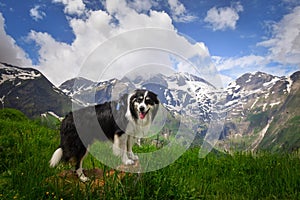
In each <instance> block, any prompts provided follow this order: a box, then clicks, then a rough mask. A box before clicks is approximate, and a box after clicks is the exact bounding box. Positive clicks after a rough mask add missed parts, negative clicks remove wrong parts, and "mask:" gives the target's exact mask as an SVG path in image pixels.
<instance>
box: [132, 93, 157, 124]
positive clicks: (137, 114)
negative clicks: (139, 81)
mask: <svg viewBox="0 0 300 200" xmlns="http://www.w3.org/2000/svg"><path fill="white" fill-rule="evenodd" d="M128 103H129V110H130V114H131V116H132V118H133V119H134V120H141V121H143V122H150V121H151V120H153V119H154V116H155V114H156V113H157V110H158V106H159V100H158V98H157V95H156V94H155V93H153V92H151V91H148V90H144V89H138V90H135V91H134V93H133V94H131V95H130V96H129V98H128Z"/></svg>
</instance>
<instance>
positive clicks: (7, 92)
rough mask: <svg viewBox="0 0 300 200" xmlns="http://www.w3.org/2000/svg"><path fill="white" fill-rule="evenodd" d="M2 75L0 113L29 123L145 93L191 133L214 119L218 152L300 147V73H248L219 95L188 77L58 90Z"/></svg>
mask: <svg viewBox="0 0 300 200" xmlns="http://www.w3.org/2000/svg"><path fill="white" fill-rule="evenodd" d="M0 72H1V76H0V107H1V108H3V107H12V108H16V109H19V110H21V111H23V112H24V113H25V114H26V115H27V116H29V117H31V118H34V117H37V116H40V115H41V114H43V113H45V112H48V111H50V112H53V113H55V114H57V115H59V116H64V114H65V113H66V112H68V111H69V110H71V107H72V103H73V104H76V105H81V106H87V105H93V104H98V103H103V102H105V101H108V100H112V99H117V98H118V97H119V96H120V95H122V94H123V93H128V92H130V91H132V90H133V89H134V88H146V89H149V90H152V91H154V92H155V93H157V94H158V97H159V99H160V101H161V103H162V104H163V105H164V106H165V107H166V108H167V110H169V112H170V113H172V114H173V116H175V117H176V115H183V114H187V115H190V116H193V117H194V118H195V119H197V121H198V123H199V124H197V125H196V126H195V127H194V131H197V132H198V133H199V134H202V136H203V135H204V134H205V131H206V129H207V127H208V124H209V122H210V121H211V120H212V119H218V118H220V119H224V128H223V131H222V134H221V135H220V138H219V142H218V147H219V148H222V149H224V148H225V149H226V150H228V151H230V150H257V149H270V150H274V151H280V150H284V151H292V150H295V149H298V148H299V147H300V127H299V124H300V109H299V105H300V90H299V87H300V72H295V73H294V74H292V75H291V76H290V77H278V76H273V75H270V74H266V73H263V72H256V73H252V74H251V73H247V74H244V75H242V76H241V77H239V78H238V79H237V80H236V81H234V82H232V83H231V84H229V85H228V87H227V88H225V89H223V90H220V89H216V88H215V87H214V86H213V85H211V84H210V83H209V82H207V81H206V80H204V79H202V78H200V77H196V76H194V75H191V74H188V73H175V74H172V75H169V76H166V75H162V74H158V75H155V76H150V77H147V78H144V77H141V76H137V77H135V78H131V79H129V78H127V77H125V78H123V79H122V80H118V79H111V80H107V81H102V82H93V81H91V80H87V79H85V78H81V77H79V78H74V79H71V80H68V81H66V82H64V83H63V84H62V85H60V86H59V87H58V88H56V87H55V86H53V85H52V84H51V82H49V81H48V80H47V78H46V77H45V76H43V75H42V74H41V73H40V72H39V71H37V70H34V69H25V68H19V67H16V66H11V65H9V64H5V63H2V64H0Z"/></svg>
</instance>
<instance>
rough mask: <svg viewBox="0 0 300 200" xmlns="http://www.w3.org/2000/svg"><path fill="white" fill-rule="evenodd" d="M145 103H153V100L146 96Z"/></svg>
mask: <svg viewBox="0 0 300 200" xmlns="http://www.w3.org/2000/svg"><path fill="white" fill-rule="evenodd" d="M145 104H147V105H154V102H153V101H152V100H151V99H150V98H146V100H145Z"/></svg>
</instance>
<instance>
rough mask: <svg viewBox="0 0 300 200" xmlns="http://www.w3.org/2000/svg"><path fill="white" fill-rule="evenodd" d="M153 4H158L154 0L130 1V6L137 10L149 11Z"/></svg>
mask: <svg viewBox="0 0 300 200" xmlns="http://www.w3.org/2000/svg"><path fill="white" fill-rule="evenodd" d="M153 5H157V3H156V2H153V1H152V0H143V1H140V0H133V1H129V2H128V6H129V7H130V8H133V9H134V10H136V11H137V12H144V11H149V10H150V9H151V8H152V7H153Z"/></svg>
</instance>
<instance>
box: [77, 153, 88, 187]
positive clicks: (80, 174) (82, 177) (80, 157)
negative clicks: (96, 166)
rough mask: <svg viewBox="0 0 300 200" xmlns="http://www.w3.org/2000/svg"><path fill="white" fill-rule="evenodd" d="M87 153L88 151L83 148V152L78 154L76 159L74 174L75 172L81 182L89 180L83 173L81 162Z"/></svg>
mask: <svg viewBox="0 0 300 200" xmlns="http://www.w3.org/2000/svg"><path fill="white" fill-rule="evenodd" d="M87 153H88V151H87V150H85V152H84V154H81V155H78V156H77V159H76V160H77V161H76V166H75V171H76V174H77V176H78V178H79V180H81V181H82V182H86V181H89V178H88V177H86V176H85V175H84V173H83V169H82V163H83V160H84V158H85V157H86V155H87Z"/></svg>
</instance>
